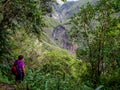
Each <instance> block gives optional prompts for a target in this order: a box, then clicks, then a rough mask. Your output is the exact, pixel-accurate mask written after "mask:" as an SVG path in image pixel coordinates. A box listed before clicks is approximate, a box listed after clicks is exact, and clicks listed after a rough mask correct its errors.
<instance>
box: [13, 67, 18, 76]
mask: <svg viewBox="0 0 120 90" xmlns="http://www.w3.org/2000/svg"><path fill="white" fill-rule="evenodd" d="M12 73H13V74H14V75H18V71H17V66H16V65H13V66H12Z"/></svg>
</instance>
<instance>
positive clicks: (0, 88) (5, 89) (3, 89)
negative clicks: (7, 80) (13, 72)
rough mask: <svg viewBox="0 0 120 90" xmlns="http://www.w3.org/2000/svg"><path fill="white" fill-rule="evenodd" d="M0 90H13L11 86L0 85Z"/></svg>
mask: <svg viewBox="0 0 120 90" xmlns="http://www.w3.org/2000/svg"><path fill="white" fill-rule="evenodd" d="M0 90H15V87H14V86H13V85H9V84H4V83H0Z"/></svg>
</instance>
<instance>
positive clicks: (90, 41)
mask: <svg viewBox="0 0 120 90" xmlns="http://www.w3.org/2000/svg"><path fill="white" fill-rule="evenodd" d="M116 2H117V0H99V1H98V2H97V4H96V5H91V4H89V3H88V4H87V5H86V6H82V7H81V10H80V12H79V13H78V14H76V15H75V17H73V18H72V19H71V22H72V25H73V27H72V29H71V30H70V32H69V34H70V36H71V37H72V38H73V41H75V42H77V43H78V44H79V49H78V50H77V52H76V53H77V56H78V57H79V58H82V59H84V60H86V61H87V62H88V63H89V64H88V67H89V75H88V77H87V78H86V77H85V78H86V80H88V81H90V82H91V83H93V87H96V86H98V85H100V84H102V85H105V87H104V88H108V89H119V88H120V86H119V84H120V83H119V82H118V81H119V79H120V78H119V75H120V73H119V67H120V64H119V63H120V61H119V56H120V51H119V50H120V46H119V45H120V42H119V39H120V38H119V35H120V27H119V26H120V18H119V16H117V14H116V13H118V11H119V8H117V7H119V6H120V5H118V4H120V3H119V1H118V3H116ZM112 5H113V6H112ZM85 78H84V79H85ZM115 78H117V80H116V79H115ZM113 82H114V84H113V85H111V83H113ZM90 85H91V84H90Z"/></svg>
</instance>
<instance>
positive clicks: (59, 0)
mask: <svg viewBox="0 0 120 90" xmlns="http://www.w3.org/2000/svg"><path fill="white" fill-rule="evenodd" d="M67 1H78V0H67ZM57 2H58V3H59V4H63V3H64V2H62V1H61V0H57Z"/></svg>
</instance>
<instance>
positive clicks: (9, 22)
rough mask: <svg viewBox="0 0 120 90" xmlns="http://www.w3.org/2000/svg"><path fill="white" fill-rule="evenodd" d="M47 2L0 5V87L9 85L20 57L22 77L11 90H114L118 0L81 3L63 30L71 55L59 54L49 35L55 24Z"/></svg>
mask: <svg viewBox="0 0 120 90" xmlns="http://www.w3.org/2000/svg"><path fill="white" fill-rule="evenodd" d="M62 1H66V0H62ZM94 1H95V3H94ZM78 2H79V3H78V4H77V3H76V4H75V5H79V4H80V2H81V1H78ZM53 3H55V0H1V1H0V39H1V40H0V83H1V82H4V83H7V84H14V83H15V80H14V78H15V77H14V76H13V75H12V73H11V65H12V64H13V62H14V60H15V59H17V56H18V55H19V54H23V55H24V56H25V58H24V61H25V63H26V71H27V72H26V73H27V75H26V76H25V80H24V82H22V83H21V84H19V85H15V88H16V89H20V90H26V89H30V90H100V89H103V90H119V89H120V82H119V81H120V77H119V76H120V61H119V59H120V41H119V40H120V37H119V36H120V15H119V13H120V12H119V10H120V8H119V7H120V0H90V3H88V4H86V0H85V1H83V3H85V5H84V6H82V7H81V8H80V11H79V12H78V13H77V14H75V16H73V17H72V18H71V20H67V22H69V21H70V22H69V23H71V24H70V26H69V25H68V26H67V27H69V28H70V27H72V28H71V30H69V35H70V36H71V38H72V40H73V42H76V43H77V45H78V47H79V48H78V49H77V50H76V55H73V54H71V53H69V52H68V51H65V50H62V49H61V48H60V47H58V46H57V45H56V44H55V42H54V41H53V40H52V39H51V37H50V35H49V34H51V31H52V30H51V28H53V27H56V26H57V25H59V24H60V23H59V21H57V19H56V20H55V19H54V18H53V17H52V5H53ZM81 4H82V3H81ZM81 4H80V5H81ZM69 8H70V7H69ZM74 8H75V6H74V5H73V7H71V8H70V9H69V10H70V11H72V10H73V9H74ZM77 9H78V7H77ZM63 11H64V10H63ZM73 12H74V11H73ZM62 25H63V24H62ZM46 32H47V33H46ZM0 89H1V87H0Z"/></svg>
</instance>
